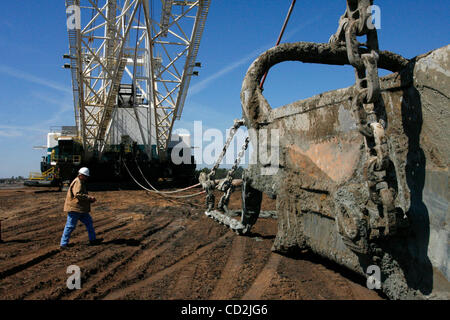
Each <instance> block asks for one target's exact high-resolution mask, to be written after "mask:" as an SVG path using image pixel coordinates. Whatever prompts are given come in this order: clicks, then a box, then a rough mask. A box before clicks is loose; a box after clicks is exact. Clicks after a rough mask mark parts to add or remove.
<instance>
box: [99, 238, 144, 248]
mask: <svg viewBox="0 0 450 320" xmlns="http://www.w3.org/2000/svg"><path fill="white" fill-rule="evenodd" d="M102 244H115V245H126V246H128V247H137V246H139V245H140V244H141V241H140V240H137V239H114V240H110V241H106V242H103V243H102Z"/></svg>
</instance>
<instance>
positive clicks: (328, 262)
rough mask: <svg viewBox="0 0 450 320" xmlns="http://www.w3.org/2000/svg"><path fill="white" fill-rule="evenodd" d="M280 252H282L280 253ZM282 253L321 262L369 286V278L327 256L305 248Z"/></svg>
mask: <svg viewBox="0 0 450 320" xmlns="http://www.w3.org/2000/svg"><path fill="white" fill-rule="evenodd" d="M278 254H280V253H278ZM281 255H283V256H285V257H288V258H291V259H294V260H304V261H309V262H312V263H314V264H320V265H322V266H324V267H325V268H327V269H329V270H332V271H334V272H336V273H338V274H339V275H341V276H343V277H345V278H346V279H348V280H349V281H352V282H354V283H357V284H359V285H361V286H363V287H366V286H367V279H366V278H365V277H364V276H362V275H359V274H357V273H355V272H353V271H351V270H349V269H347V268H346V267H344V266H341V265H339V264H337V263H336V262H334V261H331V260H329V259H327V258H324V257H321V256H319V255H317V254H315V253H314V252H312V251H309V250H303V251H301V252H299V251H294V250H293V251H292V252H289V253H283V254H281ZM374 291H375V292H376V293H377V294H378V295H379V296H380V297H381V298H383V299H389V298H388V297H387V296H386V295H385V294H384V293H383V292H382V291H381V290H374Z"/></svg>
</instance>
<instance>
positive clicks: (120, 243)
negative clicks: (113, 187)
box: [0, 188, 381, 300]
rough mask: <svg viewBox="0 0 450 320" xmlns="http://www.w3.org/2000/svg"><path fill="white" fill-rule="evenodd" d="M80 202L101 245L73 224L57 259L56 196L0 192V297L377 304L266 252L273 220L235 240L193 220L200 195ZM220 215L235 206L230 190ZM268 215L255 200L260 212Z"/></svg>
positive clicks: (271, 205) (346, 283) (359, 288)
mask: <svg viewBox="0 0 450 320" xmlns="http://www.w3.org/2000/svg"><path fill="white" fill-rule="evenodd" d="M198 191H199V190H198V189H195V190H194V191H186V192H185V194H188V193H190V192H198ZM90 194H92V195H94V196H95V197H96V198H97V200H98V201H97V203H95V204H94V205H93V210H92V217H93V219H94V226H95V229H96V232H97V237H99V238H103V239H104V241H103V243H102V244H101V245H98V246H88V245H87V242H88V241H87V240H88V239H87V232H86V230H85V228H84V226H83V225H82V224H81V223H80V222H79V225H78V227H77V229H76V230H75V231H74V233H73V234H72V238H71V244H72V245H73V246H72V247H69V248H68V249H67V250H63V251H61V250H59V241H60V238H61V233H62V231H63V229H64V225H65V221H66V215H65V214H64V213H63V211H62V210H63V205H64V198H65V192H56V191H54V190H52V189H38V188H20V189H9V190H0V219H1V220H2V238H3V240H4V242H3V243H1V244H0V299H255V300H259V299H295V300H297V299H298V300H303V299H381V298H380V296H378V294H377V293H376V292H374V291H371V290H368V289H367V288H365V287H364V281H363V280H362V279H359V278H358V279H357V278H354V277H353V276H352V275H351V274H350V273H346V272H345V270H342V269H341V268H339V267H338V266H336V265H333V264H332V263H328V262H327V261H325V260H323V259H321V258H318V257H315V256H314V255H311V254H308V253H305V254H300V255H298V256H296V257H286V256H282V255H279V254H277V253H273V252H271V247H272V243H273V240H274V238H275V234H276V230H277V221H276V220H275V219H273V218H266V219H261V218H260V219H259V220H258V222H257V223H256V225H255V226H254V228H253V229H252V233H251V234H250V236H238V235H236V234H235V233H233V232H232V231H230V230H229V229H228V228H226V227H225V226H223V225H220V224H218V223H216V222H214V221H213V220H211V219H210V218H208V217H206V216H205V215H204V214H203V213H204V210H203V205H204V196H203V195H200V196H197V197H196V198H193V199H191V200H189V201H185V200H183V201H172V200H166V199H163V198H161V197H160V196H157V195H153V194H152V195H150V194H148V193H146V192H145V191H139V190H121V191H95V192H90ZM217 199H218V197H217ZM229 207H230V208H231V209H238V208H239V207H240V192H239V191H237V192H235V193H234V194H233V196H232V199H231V202H230V206H229ZM274 209H275V202H274V201H273V200H270V199H268V198H264V200H263V210H274ZM70 265H77V266H79V267H80V269H81V287H82V288H81V289H80V290H69V289H68V288H67V286H66V280H67V278H68V277H69V276H70V275H69V274H67V273H66V271H67V267H68V266H70Z"/></svg>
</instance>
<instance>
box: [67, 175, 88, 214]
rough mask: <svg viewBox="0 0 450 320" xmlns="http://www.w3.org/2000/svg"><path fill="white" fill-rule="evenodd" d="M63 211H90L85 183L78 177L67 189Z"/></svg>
mask: <svg viewBox="0 0 450 320" xmlns="http://www.w3.org/2000/svg"><path fill="white" fill-rule="evenodd" d="M64 211H66V212H69V211H75V212H80V213H88V212H90V211H91V201H90V200H89V196H88V192H87V189H86V183H85V182H83V181H81V180H80V179H79V178H78V177H77V178H76V179H75V180H73V181H72V183H71V184H70V187H69V190H67V196H66V202H65V204H64Z"/></svg>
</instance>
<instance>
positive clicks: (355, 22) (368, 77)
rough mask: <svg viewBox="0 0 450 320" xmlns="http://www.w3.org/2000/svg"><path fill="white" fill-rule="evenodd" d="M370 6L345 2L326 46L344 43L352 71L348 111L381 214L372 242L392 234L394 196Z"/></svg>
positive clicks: (367, 0) (366, 0)
mask: <svg viewBox="0 0 450 320" xmlns="http://www.w3.org/2000/svg"><path fill="white" fill-rule="evenodd" d="M372 5H373V0H347V10H346V12H345V13H344V15H343V16H342V17H341V18H340V20H339V28H338V31H337V32H336V33H335V34H334V35H333V36H331V38H330V42H331V43H334V44H336V45H340V44H342V43H343V40H345V45H346V48H347V56H348V60H349V62H350V64H351V65H352V66H353V67H354V68H355V78H356V84H355V87H356V94H355V97H354V99H353V103H352V108H353V111H354V113H355V115H356V116H357V120H358V128H359V131H360V132H361V133H362V135H363V136H364V138H365V141H366V146H367V155H368V157H367V159H368V160H367V163H366V167H367V168H368V175H367V178H368V185H369V192H370V196H371V199H372V201H373V202H374V203H375V204H376V205H381V206H382V210H383V212H382V213H381V212H379V213H378V218H379V219H376V221H379V223H378V224H377V225H374V226H372V227H374V229H383V230H384V233H383V234H379V233H378V230H375V231H374V234H372V235H371V238H376V237H378V236H381V235H384V236H387V235H390V234H392V233H393V232H395V225H396V208H395V205H394V201H395V196H396V195H395V191H394V189H392V188H390V186H389V183H388V181H387V179H388V178H387V177H388V170H390V168H391V167H392V166H391V165H390V163H391V161H390V158H389V146H388V143H387V141H388V139H387V136H386V132H385V126H386V122H385V121H384V120H383V119H382V117H381V115H382V114H384V113H385V108H384V103H383V98H382V96H381V90H380V79H379V76H378V59H379V47H378V35H377V30H376V28H374V27H373V25H372V27H369V25H368V23H367V22H368V20H369V19H371V6H372ZM358 36H366V42H365V43H359V42H358V39H357V37H358ZM367 51H368V53H364V54H361V52H367Z"/></svg>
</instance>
